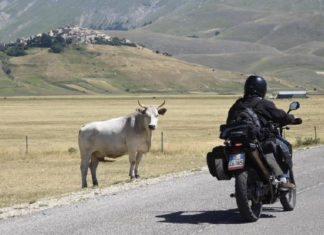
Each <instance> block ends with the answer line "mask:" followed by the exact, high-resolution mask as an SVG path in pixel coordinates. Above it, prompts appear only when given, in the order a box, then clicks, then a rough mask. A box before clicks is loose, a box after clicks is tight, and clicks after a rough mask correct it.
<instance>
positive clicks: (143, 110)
mask: <svg viewBox="0 0 324 235" xmlns="http://www.w3.org/2000/svg"><path fill="white" fill-rule="evenodd" d="M136 111H137V112H139V113H142V114H145V109H136Z"/></svg>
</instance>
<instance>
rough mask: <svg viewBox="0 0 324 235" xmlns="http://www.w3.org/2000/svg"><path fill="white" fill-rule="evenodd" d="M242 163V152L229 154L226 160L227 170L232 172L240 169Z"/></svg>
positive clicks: (243, 159) (243, 158) (242, 165)
mask: <svg viewBox="0 0 324 235" xmlns="http://www.w3.org/2000/svg"><path fill="white" fill-rule="evenodd" d="M244 161H245V154H244V152H240V153H232V154H230V155H229V159H228V170H229V171H233V170H237V169H242V168H243V167H244Z"/></svg>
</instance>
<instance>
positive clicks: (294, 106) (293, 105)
mask: <svg viewBox="0 0 324 235" xmlns="http://www.w3.org/2000/svg"><path fill="white" fill-rule="evenodd" d="M299 107H300V104H299V102H298V101H293V102H291V103H290V105H289V111H288V113H289V112H290V111H292V110H296V109H299Z"/></svg>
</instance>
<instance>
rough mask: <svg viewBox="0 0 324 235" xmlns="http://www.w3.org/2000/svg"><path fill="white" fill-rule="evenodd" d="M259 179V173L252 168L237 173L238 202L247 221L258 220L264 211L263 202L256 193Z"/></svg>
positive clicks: (236, 191)
mask: <svg viewBox="0 0 324 235" xmlns="http://www.w3.org/2000/svg"><path fill="white" fill-rule="evenodd" d="M258 180H259V176H258V174H257V173H256V172H255V171H254V170H252V169H250V170H248V171H241V172H238V173H237V174H236V175H235V197H236V204H237V207H238V209H239V211H240V214H241V216H242V218H243V219H244V220H245V221H247V222H255V221H257V220H258V219H259V217H260V215H261V212H262V202H261V200H260V198H259V197H258V195H257V193H256V192H257V181H258Z"/></svg>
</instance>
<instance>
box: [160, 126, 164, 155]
mask: <svg viewBox="0 0 324 235" xmlns="http://www.w3.org/2000/svg"><path fill="white" fill-rule="evenodd" d="M161 153H164V136H163V131H162V132H161Z"/></svg>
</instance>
